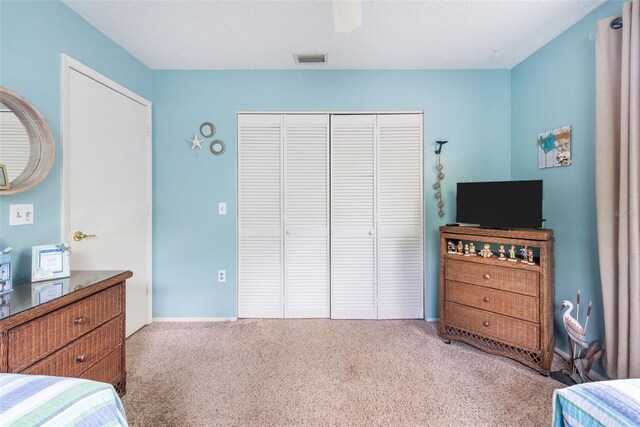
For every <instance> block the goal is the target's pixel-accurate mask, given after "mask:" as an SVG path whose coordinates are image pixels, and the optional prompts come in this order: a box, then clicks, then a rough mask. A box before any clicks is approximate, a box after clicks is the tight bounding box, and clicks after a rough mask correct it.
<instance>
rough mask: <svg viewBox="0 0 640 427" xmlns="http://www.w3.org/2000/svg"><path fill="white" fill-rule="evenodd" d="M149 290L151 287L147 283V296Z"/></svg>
mask: <svg viewBox="0 0 640 427" xmlns="http://www.w3.org/2000/svg"><path fill="white" fill-rule="evenodd" d="M149 288H151V286H149V284H148V283H147V295H149Z"/></svg>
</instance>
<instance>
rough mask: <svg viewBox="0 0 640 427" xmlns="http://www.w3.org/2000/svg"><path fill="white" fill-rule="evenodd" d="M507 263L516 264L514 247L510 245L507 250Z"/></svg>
mask: <svg viewBox="0 0 640 427" xmlns="http://www.w3.org/2000/svg"><path fill="white" fill-rule="evenodd" d="M509 261H511V262H516V261H517V260H516V247H515V246H514V245H511V247H510V248H509Z"/></svg>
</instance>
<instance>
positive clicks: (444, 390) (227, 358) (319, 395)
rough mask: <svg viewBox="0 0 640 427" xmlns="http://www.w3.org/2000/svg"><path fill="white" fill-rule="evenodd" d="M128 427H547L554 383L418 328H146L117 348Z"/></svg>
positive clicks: (275, 323)
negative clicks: (123, 357) (122, 359)
mask: <svg viewBox="0 0 640 427" xmlns="http://www.w3.org/2000/svg"><path fill="white" fill-rule="evenodd" d="M127 371H128V376H127V389H128V393H127V395H126V396H125V397H124V399H123V402H124V406H125V410H126V412H127V416H128V418H129V421H130V423H131V425H133V426H153V427H159V426H215V425H222V426H263V425H270V426H283V425H351V426H365V425H366V426H371V425H393V426H397V425H405V426H417V425H425V426H449V425H451V426H453V425H457V426H460V425H469V426H548V425H549V424H550V422H551V395H552V393H553V390H554V389H555V388H559V387H562V385H561V384H560V383H558V382H556V381H554V380H552V379H550V378H546V377H543V376H541V375H540V374H538V373H536V372H535V371H533V370H531V369H528V368H526V367H524V366H522V365H520V364H518V363H516V362H512V361H510V360H508V359H504V358H500V357H495V356H491V355H487V354H484V353H481V352H479V351H477V350H475V349H473V348H472V347H469V346H467V345H464V344H460V343H452V344H450V345H446V344H444V343H443V342H442V341H441V340H440V338H438V336H437V334H436V331H435V326H434V325H431V324H427V323H425V322H424V321H418V320H415V321H336V320H333V321H331V320H241V321H238V322H229V323H153V324H151V325H150V326H147V327H145V328H144V329H142V330H141V331H139V332H137V333H136V334H134V335H133V336H132V337H131V338H129V339H128V340H127Z"/></svg>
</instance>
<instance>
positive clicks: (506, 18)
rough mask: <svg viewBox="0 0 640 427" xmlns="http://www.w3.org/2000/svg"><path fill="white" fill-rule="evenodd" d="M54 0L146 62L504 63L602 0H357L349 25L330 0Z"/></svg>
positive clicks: (215, 65) (189, 65)
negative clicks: (337, 19) (339, 23)
mask: <svg viewBox="0 0 640 427" xmlns="http://www.w3.org/2000/svg"><path fill="white" fill-rule="evenodd" d="M63 2H64V3H65V4H66V5H67V6H69V7H70V8H71V9H73V10H75V11H76V12H77V13H78V14H80V15H81V16H82V17H83V18H85V19H86V20H87V21H89V22H90V23H91V24H92V25H94V26H95V27H96V28H98V29H99V30H100V31H102V32H103V33H104V34H106V35H107V36H108V37H110V38H111V39H112V40H113V41H115V42H116V43H117V44H119V45H120V46H122V47H123V48H125V49H126V50H127V51H129V52H131V53H132V54H133V55H134V56H135V57H136V58H138V59H140V60H141V61H142V62H143V63H145V64H146V65H148V66H149V67H151V68H156V69H283V68H284V69H286V68H324V69H327V68H328V69H427V68H507V69H509V68H512V67H513V66H515V65H517V64H518V63H519V62H520V61H522V60H523V59H525V58H526V57H527V56H529V55H530V54H532V53H533V52H535V51H536V50H537V49H539V48H540V47H542V46H543V45H545V44H546V43H547V42H549V41H550V40H552V39H553V38H554V37H556V36H557V35H558V34H560V33H561V32H562V31H564V30H566V29H567V28H569V27H570V26H571V25H573V24H574V23H576V22H577V21H579V20H580V19H581V18H582V17H584V16H585V15H586V14H588V13H589V12H590V11H592V10H593V9H595V8H596V7H598V6H599V5H600V4H602V3H604V0H536V1H514V0H502V1H487V0H476V1H452V0H449V1H379V0H363V4H362V13H363V25H362V27H361V28H359V29H358V30H356V31H353V32H351V33H335V32H334V31H333V15H332V9H331V1H330V0H297V1H268V0H265V1H249V0H235V1H184V0H183V1H176V0H174V1H166V0H163V1H160V0H156V1H148V0H146V1H145V0H118V1H115V0H63ZM586 37H587V35H585V39H586ZM294 53H327V54H328V64H326V65H318V64H315V65H309V64H305V65H296V64H295V61H294V57H293V54H294Z"/></svg>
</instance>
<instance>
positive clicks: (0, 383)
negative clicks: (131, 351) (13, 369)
mask: <svg viewBox="0 0 640 427" xmlns="http://www.w3.org/2000/svg"><path fill="white" fill-rule="evenodd" d="M0 425H2V426H3V427H5V426H6V427H23V426H24V427H27V426H29V427H30V426H83V427H84V426H126V425H127V419H126V417H125V414H124V409H123V407H122V402H121V401H120V398H119V397H118V394H117V393H116V391H115V389H114V388H113V386H111V385H110V384H105V383H100V382H95V381H88V380H82V379H78V378H62V377H48V376H42V375H19V374H0Z"/></svg>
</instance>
